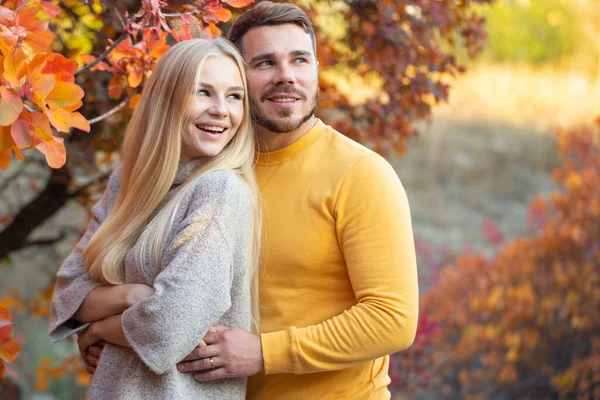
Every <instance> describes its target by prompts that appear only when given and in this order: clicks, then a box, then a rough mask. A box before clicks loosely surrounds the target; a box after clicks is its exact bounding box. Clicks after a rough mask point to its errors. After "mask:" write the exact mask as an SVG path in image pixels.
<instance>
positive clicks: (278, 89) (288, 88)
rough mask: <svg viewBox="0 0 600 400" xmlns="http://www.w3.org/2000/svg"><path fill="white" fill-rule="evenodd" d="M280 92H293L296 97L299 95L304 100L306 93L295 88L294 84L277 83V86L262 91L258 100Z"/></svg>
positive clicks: (263, 99)
mask: <svg viewBox="0 0 600 400" xmlns="http://www.w3.org/2000/svg"><path fill="white" fill-rule="evenodd" d="M281 93H287V94H295V95H297V96H298V97H300V98H301V99H302V100H306V95H305V94H304V93H303V92H301V91H300V90H298V89H296V88H295V87H294V86H291V85H281V84H280V85H277V86H273V87H272V88H270V89H269V90H267V91H266V92H265V93H263V94H262V96H260V100H261V101H265V100H266V99H268V98H269V97H271V96H273V95H276V94H281Z"/></svg>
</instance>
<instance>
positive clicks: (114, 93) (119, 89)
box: [108, 75, 123, 100]
mask: <svg viewBox="0 0 600 400" xmlns="http://www.w3.org/2000/svg"><path fill="white" fill-rule="evenodd" d="M121 93H123V82H122V80H121V75H113V76H112V77H111V78H110V81H109V82H108V97H110V98H111V99H115V100H116V99H118V98H119V97H121Z"/></svg>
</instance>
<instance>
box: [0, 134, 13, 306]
mask: <svg viewBox="0 0 600 400" xmlns="http://www.w3.org/2000/svg"><path fill="white" fill-rule="evenodd" d="M14 145H15V141H14V140H13V138H12V135H11V134H10V126H0V151H5V150H6V149H10V148H11V147H13V146H14ZM0 310H1V308H0ZM0 318H1V317H0Z"/></svg>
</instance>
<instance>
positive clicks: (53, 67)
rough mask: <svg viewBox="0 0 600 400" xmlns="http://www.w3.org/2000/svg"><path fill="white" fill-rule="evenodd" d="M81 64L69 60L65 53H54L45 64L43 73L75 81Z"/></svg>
mask: <svg viewBox="0 0 600 400" xmlns="http://www.w3.org/2000/svg"><path fill="white" fill-rule="evenodd" d="M78 67H79V64H78V63H77V61H75V60H69V59H67V58H65V57H64V56H63V55H61V54H58V53H52V54H50V55H49V57H48V62H47V63H46V65H45V66H44V69H43V70H42V73H44V74H52V75H54V76H55V77H56V79H57V80H61V81H64V82H70V83H73V82H75V76H74V75H73V74H75V71H77V68H78Z"/></svg>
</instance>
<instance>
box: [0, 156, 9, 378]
mask: <svg viewBox="0 0 600 400" xmlns="http://www.w3.org/2000/svg"><path fill="white" fill-rule="evenodd" d="M10 157H12V151H11V150H10V149H8V150H4V151H0V168H1V169H6V168H8V165H9V164H10ZM0 378H2V377H1V376H0Z"/></svg>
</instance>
